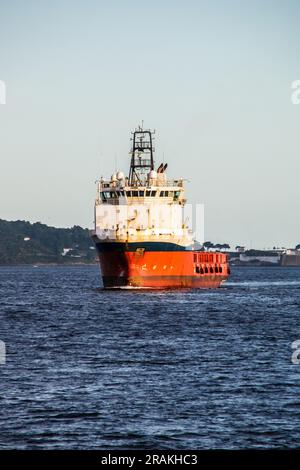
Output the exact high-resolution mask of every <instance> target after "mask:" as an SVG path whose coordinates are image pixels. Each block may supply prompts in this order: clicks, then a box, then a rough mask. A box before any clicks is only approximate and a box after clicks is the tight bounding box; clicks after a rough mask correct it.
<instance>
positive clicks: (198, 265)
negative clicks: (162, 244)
mask: <svg viewBox="0 0 300 470" xmlns="http://www.w3.org/2000/svg"><path fill="white" fill-rule="evenodd" d="M96 245H97V248H98V255H99V261H100V266H101V273H102V279H103V284H104V287H107V288H112V287H143V288H178V287H192V288H214V287H219V286H220V284H221V283H222V282H223V281H225V280H226V279H227V278H228V275H229V273H230V271H229V266H228V260H227V256H226V255H224V254H223V253H206V252H203V251H198V252H196V251H146V250H144V249H143V248H137V249H136V250H135V251H126V250H102V249H101V248H100V249H99V245H100V246H101V245H102V244H99V245H98V244H96ZM104 245H105V244H104ZM102 246H103V245H102Z"/></svg>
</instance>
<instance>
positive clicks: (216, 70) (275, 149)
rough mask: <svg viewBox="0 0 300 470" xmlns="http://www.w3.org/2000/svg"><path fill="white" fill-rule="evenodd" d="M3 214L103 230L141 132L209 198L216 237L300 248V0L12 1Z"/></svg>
mask: <svg viewBox="0 0 300 470" xmlns="http://www.w3.org/2000/svg"><path fill="white" fill-rule="evenodd" d="M0 12H1V16H0V79H1V80H5V82H6V86H7V104H6V105H0V159H1V173H0V217H1V218H5V219H9V220H13V219H26V220H30V221H38V220H39V221H42V222H45V223H47V224H51V225H56V226H71V225H74V224H79V225H83V226H88V227H91V226H92V221H93V199H94V193H95V186H94V181H95V180H96V179H97V178H98V177H99V176H100V175H101V174H104V175H106V176H110V174H111V173H112V171H113V170H114V167H115V158H117V162H118V167H120V168H121V169H123V170H126V172H127V168H128V164H129V156H128V150H129V137H130V131H131V130H132V129H133V128H134V127H135V126H137V125H138V124H139V123H140V122H141V120H142V119H143V120H144V122H145V125H146V126H147V127H151V128H155V129H156V130H157V138H156V148H157V154H156V160H157V162H158V163H159V162H160V160H162V155H163V153H164V158H165V160H166V161H168V162H169V170H170V176H175V177H177V176H183V177H185V178H187V179H189V180H190V183H189V184H188V185H187V195H188V198H189V201H190V202H193V203H196V202H204V203H205V210H206V227H205V232H206V239H210V240H213V241H220V242H229V243H231V244H237V243H239V244H246V245H248V246H249V245H250V243H251V242H252V246H258V247H266V246H273V244H276V245H279V246H283V245H286V246H288V245H290V246H293V245H295V244H296V243H300V217H299V199H300V185H299V178H300V155H299V153H300V152H299V134H300V105H298V106H297V105H292V104H291V101H290V95H291V82H292V81H294V80H296V79H300V34H299V30H300V29H299V28H300V26H299V25H300V2H299V1H276V0H275V1H247V2H246V1H230V0H223V1H221V0H219V1H208V0H207V1H193V0H186V1H176V0H175V1H168V0H167V1H157V0H154V1H150V2H146V1H140V2H138V1H133V0H132V1H130V0H123V1H110V2H103V1H101V0H99V1H95V0H85V1H83V0H81V1H74V0H73V1H67V0H60V1H57V0H54V1H50V0H47V1H45V0H44V1H20V0H19V1H14V0H12V1H10V2H8V1H3V0H0Z"/></svg>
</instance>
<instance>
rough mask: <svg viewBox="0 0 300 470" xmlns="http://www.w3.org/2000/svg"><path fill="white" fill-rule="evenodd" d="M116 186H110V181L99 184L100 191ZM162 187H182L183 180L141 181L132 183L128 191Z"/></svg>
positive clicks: (115, 185)
mask: <svg viewBox="0 0 300 470" xmlns="http://www.w3.org/2000/svg"><path fill="white" fill-rule="evenodd" d="M117 186H118V185H117V184H114V185H112V182H111V181H102V182H101V185H100V187H101V189H108V190H109V189H113V190H114V189H116V187H117ZM156 186H157V187H162V186H167V187H170V186H173V187H180V188H182V187H183V180H181V179H180V180H159V179H156V180H151V181H141V182H133V183H132V184H131V185H130V189H131V188H132V189H135V188H151V187H156Z"/></svg>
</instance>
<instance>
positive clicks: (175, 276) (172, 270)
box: [92, 127, 229, 288]
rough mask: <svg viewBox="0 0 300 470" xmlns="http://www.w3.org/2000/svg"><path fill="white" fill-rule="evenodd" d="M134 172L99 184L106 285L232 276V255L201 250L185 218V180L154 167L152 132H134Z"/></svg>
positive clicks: (196, 283) (98, 230) (211, 281)
mask: <svg viewBox="0 0 300 470" xmlns="http://www.w3.org/2000/svg"><path fill="white" fill-rule="evenodd" d="M132 135H133V137H132V139H131V140H132V149H131V164H130V171H129V176H128V177H125V175H124V173H122V172H121V171H118V172H117V173H116V174H114V175H112V177H111V179H110V180H104V179H103V178H101V180H100V181H99V182H98V185H97V197H96V201H95V229H94V230H93V231H92V238H93V240H94V242H95V245H96V249H97V253H98V256H99V262H100V267H101V274H102V280H103V285H104V287H106V288H113V287H116V288H124V287H136V288H138V287H142V288H171V287H173V288H179V287H193V288H201V287H204V288H205V287H206V288H212V287H219V286H220V284H221V283H222V282H223V281H225V280H226V279H227V277H228V275H229V266H228V259H227V255H225V254H223V253H216V252H214V253H208V252H205V251H202V250H199V249H196V245H195V242H194V240H193V235H192V231H191V230H190V229H189V228H188V227H187V226H186V224H185V221H184V212H183V207H184V205H185V203H186V199H185V195H184V184H183V179H178V180H172V181H171V180H168V179H167V176H166V169H167V166H168V165H167V164H164V163H162V164H160V165H159V166H158V168H157V169H156V170H155V169H154V157H153V154H154V147H153V133H152V132H151V131H150V130H144V129H143V128H141V127H139V128H138V129H136V130H135V131H134V132H133V133H132Z"/></svg>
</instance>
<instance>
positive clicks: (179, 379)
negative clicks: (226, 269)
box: [0, 266, 300, 449]
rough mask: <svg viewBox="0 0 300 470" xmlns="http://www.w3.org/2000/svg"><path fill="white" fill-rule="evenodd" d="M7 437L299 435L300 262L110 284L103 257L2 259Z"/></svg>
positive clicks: (129, 439)
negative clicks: (147, 285)
mask: <svg viewBox="0 0 300 470" xmlns="http://www.w3.org/2000/svg"><path fill="white" fill-rule="evenodd" d="M0 296H1V297H0V303H1V305H0V340H2V341H4V342H5V343H6V348H7V357H6V364H3V365H0V375H1V389H0V404H1V406H0V448H1V449H76V448H79V449H96V448H98V449H133V448H136V449H138V448H142V449H192V448H193V449H206V448H261V447H290V448H291V447H300V365H295V364H293V363H292V361H291V356H292V352H293V350H292V348H291V343H292V341H294V340H296V339H300V269H297V268H277V267H272V268H235V269H234V270H233V273H232V276H231V279H230V282H228V283H227V284H226V285H224V286H223V287H222V288H220V289H217V290H184V291H180V290H177V291H143V290H139V291H131V290H126V291H103V290H101V288H100V279H99V271H98V268H97V267H96V266H82V267H37V268H34V267H2V268H0Z"/></svg>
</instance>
